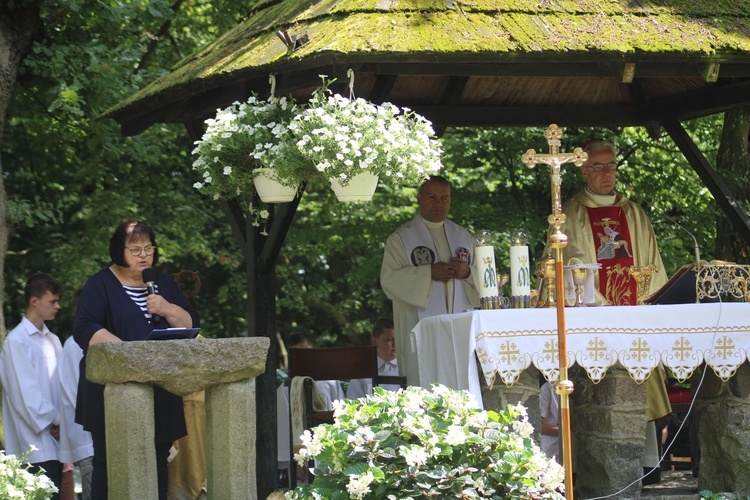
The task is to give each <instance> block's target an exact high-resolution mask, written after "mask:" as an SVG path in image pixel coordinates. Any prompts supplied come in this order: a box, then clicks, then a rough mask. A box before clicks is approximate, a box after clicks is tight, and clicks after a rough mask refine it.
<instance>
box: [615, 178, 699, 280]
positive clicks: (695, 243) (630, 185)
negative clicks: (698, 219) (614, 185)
mask: <svg viewBox="0 0 750 500" xmlns="http://www.w3.org/2000/svg"><path fill="white" fill-rule="evenodd" d="M626 189H627V190H628V191H634V188H633V185H632V184H628V185H627V186H626ZM640 201H643V203H644V204H645V205H646V206H648V207H649V208H650V209H652V210H654V211H656V212H659V214H660V215H662V216H663V217H664V218H665V219H667V220H668V221H669V222H671V223H672V224H674V225H675V226H677V227H678V228H679V229H681V230H683V231H685V232H686V233H687V234H689V235H690V237H691V238H693V245H695V246H694V247H693V250H694V252H695V264H696V265H698V264H700V263H701V249H700V247H699V246H698V240H697V239H696V237H695V235H694V234H693V233H691V232H690V231H688V230H687V229H685V227H683V226H682V224H680V223H679V222H677V221H676V220H674V219H673V218H672V217H670V216H669V215H668V214H667V213H666V212H664V211H663V210H661V209H660V208H659V207H657V206H656V205H654V204H653V203H651V202H650V201H648V200H647V199H645V198H642V199H641V200H640Z"/></svg>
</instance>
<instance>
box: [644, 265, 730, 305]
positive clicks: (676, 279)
mask: <svg viewBox="0 0 750 500" xmlns="http://www.w3.org/2000/svg"><path fill="white" fill-rule="evenodd" d="M697 297H698V292H697V286H696V273H695V263H693V264H685V265H684V266H682V267H681V268H679V269H678V270H677V272H676V273H674V274H673V275H672V277H671V278H669V281H667V282H666V283H665V284H664V286H662V287H661V288H659V289H658V290H657V291H656V292H654V293H653V294H652V295H651V296H650V297H649V298H648V299H646V304H662V305H665V304H696V303H698V302H699V301H698V300H697ZM718 301H719V299H718V298H708V297H704V298H703V300H701V301H700V302H718Z"/></svg>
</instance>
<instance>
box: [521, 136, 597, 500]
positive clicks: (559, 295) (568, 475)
mask: <svg viewBox="0 0 750 500" xmlns="http://www.w3.org/2000/svg"><path fill="white" fill-rule="evenodd" d="M562 136H563V131H562V130H561V129H559V128H558V127H557V125H555V124H554V123H553V124H552V125H550V126H549V128H547V130H545V131H544V137H545V138H546V139H547V144H549V151H550V152H549V154H537V152H536V151H534V150H533V149H529V150H528V151H526V153H524V155H523V156H522V157H521V161H523V163H524V164H525V165H526V166H527V167H529V168H534V167H535V166H536V165H537V164H540V163H542V164H544V165H549V166H550V185H551V188H552V214H550V216H549V217H547V221H549V225H550V236H549V241H550V246H551V247H552V248H553V249H554V251H555V274H554V276H555V303H556V306H557V349H558V354H559V355H558V359H559V361H560V379H559V380H558V381H557V384H556V385H555V392H556V393H557V394H559V395H560V424H561V425H560V434H561V435H560V439H561V441H562V454H563V467H564V469H565V498H566V499H568V500H572V499H573V463H572V462H573V456H572V453H571V439H570V398H569V396H570V394H571V393H572V392H573V382H571V381H570V380H569V379H568V355H567V353H568V345H567V340H566V338H565V289H564V285H565V284H564V279H563V248H565V246H566V245H567V244H568V237H567V236H565V234H563V232H562V231H560V226H562V225H563V224H564V223H565V214H564V213H562V202H561V201H560V185H561V184H562V180H561V178H560V167H561V166H562V165H563V164H565V163H573V164H574V165H575V166H577V167H580V166H582V165H583V162H584V161H586V160H587V159H588V155H587V154H586V153H584V152H583V150H582V149H581V148H576V149H574V150H573V152H572V153H561V152H560V144H561V141H560V139H562ZM550 278H551V277H548V278H547V279H550ZM550 291H551V289H550ZM548 300H549V299H548ZM549 303H550V304H551V303H552V302H549Z"/></svg>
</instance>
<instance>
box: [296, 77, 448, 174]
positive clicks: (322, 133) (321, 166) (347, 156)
mask: <svg viewBox="0 0 750 500" xmlns="http://www.w3.org/2000/svg"><path fill="white" fill-rule="evenodd" d="M323 78H324V86H323V87H322V88H320V89H318V90H317V91H316V92H315V93H314V94H313V96H312V98H311V99H310V103H309V105H308V106H307V107H306V108H305V109H304V110H303V111H302V112H301V113H299V114H297V115H296V116H295V117H294V119H293V120H292V122H291V123H290V124H289V129H290V130H291V132H292V134H293V135H294V136H295V137H296V138H297V142H296V145H297V147H298V148H299V151H300V152H301V153H302V154H303V155H304V156H306V157H307V158H309V159H310V160H312V162H313V163H314V165H315V168H316V169H317V170H318V171H319V172H320V173H321V174H322V175H323V176H324V177H326V178H328V179H331V178H334V179H336V180H337V181H338V182H339V183H340V184H341V185H342V186H346V185H347V184H349V181H350V180H351V178H352V177H353V176H354V175H356V174H358V173H361V172H363V171H369V172H370V173H372V174H375V175H378V176H379V177H380V178H385V179H384V180H386V181H387V180H389V179H392V180H394V181H396V182H399V183H404V184H411V185H418V184H421V182H422V181H424V180H425V179H426V178H427V177H429V176H430V175H432V174H435V173H437V172H438V171H439V170H440V169H441V168H442V163H441V160H440V158H441V155H442V147H441V146H440V143H439V141H437V140H436V139H435V138H434V135H435V133H434V131H433V129H432V124H431V123H430V122H429V121H428V120H426V119H425V118H424V117H422V116H420V115H419V114H417V113H415V112H413V111H411V110H409V109H406V108H404V109H399V108H398V107H396V106H394V105H393V104H391V103H384V104H382V105H376V104H373V103H371V102H368V101H366V100H364V99H360V98H356V99H348V98H346V97H343V96H341V95H339V94H334V93H332V92H331V90H330V89H328V86H327V84H330V83H331V82H326V81H325V77H323Z"/></svg>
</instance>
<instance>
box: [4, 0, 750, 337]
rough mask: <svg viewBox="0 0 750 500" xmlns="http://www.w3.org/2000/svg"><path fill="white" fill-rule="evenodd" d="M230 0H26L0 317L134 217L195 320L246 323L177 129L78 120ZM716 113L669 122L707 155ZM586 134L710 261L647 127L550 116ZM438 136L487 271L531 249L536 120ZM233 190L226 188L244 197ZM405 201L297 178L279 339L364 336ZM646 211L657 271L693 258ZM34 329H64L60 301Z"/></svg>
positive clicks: (7, 164) (697, 195)
mask: <svg viewBox="0 0 750 500" xmlns="http://www.w3.org/2000/svg"><path fill="white" fill-rule="evenodd" d="M238 4H239V3H238V2H234V1H231V0H220V1H214V2H208V1H207V0H196V1H191V2H187V3H177V4H174V5H175V6H177V7H176V8H177V9H178V10H172V4H170V3H168V2H166V1H163V0H151V1H149V2H115V3H107V2H105V3H102V2H94V1H92V0H83V1H73V0H62V1H60V2H46V3H44V4H43V5H44V8H43V9H42V16H43V21H44V24H45V27H46V30H45V39H44V40H42V41H40V42H39V43H37V44H36V45H34V46H33V48H32V51H31V53H30V54H29V55H28V57H27V59H26V60H25V62H24V65H23V66H22V68H21V72H20V74H19V78H20V80H19V84H18V85H17V86H16V88H15V90H14V96H13V104H12V106H11V108H10V111H9V114H8V118H7V120H6V126H5V135H4V141H3V143H2V150H1V151H0V152H1V153H2V158H3V167H4V181H5V184H6V188H7V191H8V196H9V213H10V223H11V239H10V243H9V251H8V255H7V265H6V268H5V274H6V288H5V294H6V302H5V313H6V321H7V322H8V323H9V324H10V326H11V327H12V326H13V325H15V323H17V321H18V320H19V319H20V315H21V313H22V311H23V307H24V305H23V298H22V296H23V285H24V282H25V280H26V278H27V277H28V276H29V275H30V274H32V273H33V272H36V271H46V272H50V273H51V274H53V275H55V276H56V277H58V278H59V279H60V280H61V281H62V282H63V283H64V284H65V285H66V291H65V293H64V295H63V298H62V303H63V304H69V301H70V297H71V296H72V293H73V291H74V290H75V289H77V288H78V287H80V286H82V285H83V284H84V283H85V280H86V279H87V277H88V276H90V275H91V274H93V273H94V272H95V271H97V270H98V269H100V268H102V267H103V266H106V265H107V264H108V262H109V257H108V242H109V238H110V237H111V235H112V231H113V230H114V228H115V227H116V226H117V225H118V224H119V223H121V222H122V221H124V220H126V219H130V218H139V219H142V220H144V221H146V222H147V223H149V224H150V225H151V226H152V227H153V228H154V229H155V231H156V234H157V242H158V244H159V246H160V248H161V249H162V250H163V252H162V266H163V267H162V268H163V270H165V271H166V272H170V273H176V272H178V271H181V270H193V271H197V272H199V274H200V278H201V282H202V288H201V291H200V293H199V294H198V296H197V297H196V298H195V303H196V306H197V308H198V310H199V311H200V313H201V318H202V322H203V325H204V332H205V334H206V335H208V336H212V337H228V336H239V335H246V332H247V328H248V327H247V318H246V310H247V308H246V304H245V301H246V298H247V291H246V289H245V287H246V278H245V270H246V263H245V262H244V260H243V256H242V254H241V252H240V250H239V247H238V244H237V242H236V240H235V237H234V235H233V234H232V232H231V227H230V225H229V222H228V220H227V218H226V216H225V215H224V213H223V211H222V210H221V205H220V203H219V202H218V201H215V200H213V199H210V198H208V197H204V196H201V195H200V194H199V193H198V192H197V191H196V190H195V189H194V188H193V187H192V186H193V184H195V183H196V182H199V181H200V176H199V175H198V174H197V172H195V171H193V170H192V169H191V164H192V161H193V159H194V158H193V157H192V155H191V150H192V149H193V145H192V144H191V140H190V139H189V138H188V136H187V134H186V131H185V129H184V127H182V126H181V125H179V124H169V125H163V124H159V125H154V126H152V127H150V128H149V129H148V130H146V131H144V132H143V133H141V134H139V135H137V136H134V137H128V138H122V137H119V131H118V129H117V128H116V125H115V124H114V123H113V122H112V121H110V120H97V119H96V117H97V116H99V114H100V113H101V112H102V111H103V110H105V109H109V108H110V107H111V106H113V105H114V104H116V103H117V102H119V101H120V100H121V99H123V98H125V97H126V96H129V95H132V94H133V93H134V92H135V91H136V90H137V89H139V88H141V87H143V86H144V84H145V83H146V82H148V81H152V80H154V79H155V78H157V77H158V76H160V75H162V74H164V73H165V72H167V71H168V70H169V68H170V67H172V66H173V65H174V64H176V63H177V62H178V61H180V60H182V59H183V58H184V57H186V56H187V55H189V54H191V53H192V52H193V51H194V50H196V49H197V48H198V47H202V46H204V45H205V44H206V43H207V42H209V41H210V40H213V39H215V38H216V37H217V36H218V35H219V34H220V33H222V32H224V31H225V30H227V29H228V28H229V27H232V26H234V25H235V24H236V22H237V21H238V20H239V19H241V18H242V17H243V16H245V15H246V14H247V13H248V12H249V10H250V9H251V8H252V5H250V4H248V5H247V6H244V7H243V6H241V5H238ZM721 125H722V119H721V117H720V116H716V117H709V118H705V119H701V120H695V121H693V122H690V123H688V124H686V127H687V129H688V131H689V132H690V134H691V136H692V137H693V138H694V140H695V141H696V142H697V144H698V146H699V148H701V150H702V151H704V152H705V153H706V154H707V155H708V158H709V161H712V162H713V161H714V160H715V156H716V153H717V151H718V144H719V137H720V131H721ZM592 136H604V137H607V138H611V139H614V140H615V142H616V143H617V144H618V146H619V148H620V151H621V154H620V155H619V158H620V163H621V164H622V165H623V168H622V169H621V172H619V174H618V176H619V181H620V182H619V188H620V189H624V190H625V191H626V193H628V194H629V195H631V196H632V197H633V198H634V199H635V200H636V201H638V202H640V203H642V204H644V205H646V203H647V202H648V204H650V205H653V206H656V207H658V209H659V210H660V211H661V212H664V213H666V214H667V215H668V216H669V217H671V218H672V219H674V220H676V221H678V222H679V223H680V224H681V225H683V226H684V227H686V228H687V229H689V230H690V231H691V232H693V233H694V234H695V235H696V238H697V239H698V243H699V244H700V247H701V252H702V257H703V258H704V259H711V258H713V255H712V245H711V242H712V241H713V239H714V238H715V227H716V222H715V221H716V219H717V218H718V217H719V215H718V209H717V207H716V205H715V203H714V202H713V200H712V198H711V195H710V194H709V193H708V192H707V190H706V188H705V187H704V186H703V185H702V184H701V183H700V181H699V179H698V178H697V176H696V175H695V173H694V172H693V170H692V168H691V167H690V166H689V165H688V164H687V162H686V161H685V160H684V158H683V157H682V155H681V154H680V152H679V151H678V150H677V149H676V147H675V145H674V144H673V143H672V142H671V140H669V139H668V138H667V137H665V136H661V137H660V138H658V139H656V140H654V139H652V138H651V137H649V136H648V135H647V133H646V131H645V130H642V129H631V128H626V129H622V130H607V129H590V128H568V129H566V130H565V136H564V137H563V149H564V150H568V151H569V150H572V149H573V148H574V147H576V146H580V145H582V144H583V143H584V142H585V141H586V140H587V139H589V138H590V137H592ZM442 146H443V149H444V152H445V154H444V164H445V168H444V170H443V171H442V172H441V173H442V174H443V175H445V176H446V177H447V178H448V179H449V180H450V181H451V182H452V184H453V200H452V208H451V215H450V216H451V218H452V219H454V220H455V221H456V222H458V223H459V224H462V225H464V226H466V227H467V228H469V230H470V231H471V232H473V233H474V232H476V231H478V230H480V229H487V230H490V231H491V232H492V233H493V234H494V236H495V239H494V241H493V244H494V245H495V249H496V255H497V265H498V268H500V269H501V270H502V269H507V268H508V266H509V263H508V262H509V261H508V249H509V246H510V241H509V238H510V234H511V233H512V232H513V231H515V230H516V229H524V230H525V231H526V232H527V233H528V234H529V237H530V247H531V257H532V259H536V258H538V257H540V256H541V252H542V249H543V247H544V240H545V236H546V231H547V221H546V218H547V215H548V214H549V212H550V211H551V208H550V196H551V195H550V187H549V184H550V182H549V171H548V169H547V167H543V166H537V167H536V168H534V169H528V168H526V167H525V166H524V165H523V164H522V163H521V161H520V156H521V155H522V154H523V152H524V151H526V150H527V149H529V148H534V149H536V150H537V151H540V152H546V151H547V149H548V147H547V144H546V141H545V140H544V138H543V135H542V129H540V128H537V129H534V128H530V129H524V128H505V129H480V130H476V129H449V130H448V131H446V133H445V135H444V137H443V139H442ZM562 177H563V185H562V191H563V192H562V195H563V198H565V199H567V198H568V197H570V196H571V195H572V194H573V192H575V191H576V190H577V189H579V188H580V187H581V186H582V181H581V177H580V175H579V173H578V172H577V169H576V168H575V167H573V166H570V165H567V166H565V167H564V168H563V172H562ZM738 182H743V181H741V180H740V181H738ZM630 186H632V188H631V187H630ZM740 201H741V202H742V201H744V200H740ZM251 202H256V200H253V199H252V198H242V203H243V204H244V205H243V206H245V207H247V206H248V203H251ZM415 212H416V188H415V186H401V187H399V186H394V185H392V184H391V183H388V182H382V183H381V185H380V186H379V188H378V190H377V192H376V193H375V197H374V198H373V201H372V202H370V203H347V204H342V203H338V202H337V201H336V200H335V197H334V195H333V194H332V192H331V191H330V187H329V185H328V183H327V181H326V180H324V179H319V178H318V179H313V180H311V181H310V182H308V184H307V186H306V189H305V191H304V193H303V194H302V199H301V202H300V205H299V209H298V211H297V214H296V216H295V219H294V222H293V226H292V228H291V230H290V231H289V234H288V236H287V238H286V240H285V241H284V245H283V248H282V251H281V255H280V257H279V261H278V262H277V268H276V278H277V279H276V284H277V310H276V317H277V327H278V330H279V332H280V333H281V335H282V337H284V338H286V337H287V336H288V335H289V334H291V333H293V332H295V331H304V332H307V333H309V334H311V335H313V336H314V337H315V338H317V340H318V342H319V344H322V345H334V344H351V343H368V342H369V332H370V328H371V325H372V322H373V321H374V320H375V319H376V318H378V317H379V316H386V315H390V314H391V305H390V302H389V301H388V300H387V299H386V297H385V296H384V294H383V293H382V290H381V289H380V285H379V272H380V264H381V260H382V255H383V247H384V243H385V240H386V238H387V236H388V235H389V234H390V233H391V232H392V231H393V230H395V229H396V228H397V227H398V226H399V225H400V224H402V223H404V222H406V221H407V220H408V219H409V218H411V217H413V215H414V213H415ZM649 214H650V216H651V219H652V222H653V224H654V228H655V231H656V234H657V237H658V239H659V244H660V248H661V250H662V254H663V257H664V261H665V264H666V266H667V272H668V273H670V274H671V273H673V272H674V271H675V270H676V269H677V268H678V267H679V266H680V265H681V264H684V263H688V262H691V261H692V260H693V256H692V255H693V246H694V245H693V242H692V238H691V237H690V236H689V235H688V234H687V233H685V231H683V230H681V229H679V228H678V227H677V226H676V225H675V224H674V223H672V222H671V221H670V220H669V219H667V218H665V217H664V216H662V215H661V213H660V212H659V211H656V210H652V211H650V212H649ZM52 327H53V331H57V332H59V333H60V334H61V335H62V336H63V337H65V336H67V335H68V333H69V332H70V331H71V329H72V314H71V311H70V310H69V308H64V309H63V310H62V311H61V313H60V316H59V317H58V320H57V321H56V324H53V325H52Z"/></svg>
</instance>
